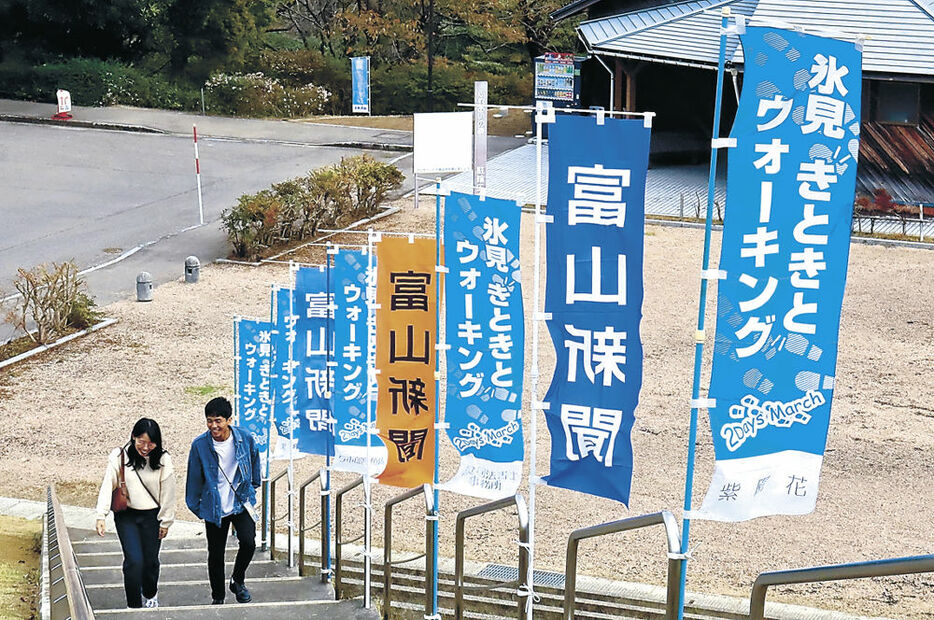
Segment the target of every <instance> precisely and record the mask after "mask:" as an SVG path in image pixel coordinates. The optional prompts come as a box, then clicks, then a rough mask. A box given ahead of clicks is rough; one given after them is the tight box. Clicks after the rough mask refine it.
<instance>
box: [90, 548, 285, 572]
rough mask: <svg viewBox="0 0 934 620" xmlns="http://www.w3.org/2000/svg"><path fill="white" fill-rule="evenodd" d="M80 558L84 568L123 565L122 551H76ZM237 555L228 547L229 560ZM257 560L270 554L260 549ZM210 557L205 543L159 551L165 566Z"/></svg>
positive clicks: (202, 561) (235, 549) (257, 552)
mask: <svg viewBox="0 0 934 620" xmlns="http://www.w3.org/2000/svg"><path fill="white" fill-rule="evenodd" d="M75 556H76V557H77V558H78V566H79V567H80V568H81V569H84V568H85V567H88V566H122V565H123V552H122V551H119V550H117V551H100V552H97V551H92V552H84V553H77V552H76V553H75ZM236 557H237V548H236V547H230V546H228V547H227V550H226V552H225V553H224V558H225V560H226V561H227V562H233V561H234V558H236ZM253 558H254V559H256V560H267V559H269V554H268V553H266V552H263V551H260V550H259V549H257V550H256V553H254V554H253ZM207 559H208V548H207V545H205V546H204V547H203V548H202V549H163V550H162V551H161V552H160V553H159V561H160V562H161V563H162V565H163V566H165V565H167V564H197V563H198V562H201V563H202V564H206V563H207Z"/></svg>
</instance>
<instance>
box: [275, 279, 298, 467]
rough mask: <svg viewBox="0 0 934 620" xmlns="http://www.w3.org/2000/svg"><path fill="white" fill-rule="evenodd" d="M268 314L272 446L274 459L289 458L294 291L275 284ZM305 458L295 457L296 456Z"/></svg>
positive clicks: (293, 343) (292, 380) (293, 389)
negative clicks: (290, 349)
mask: <svg viewBox="0 0 934 620" xmlns="http://www.w3.org/2000/svg"><path fill="white" fill-rule="evenodd" d="M269 315H270V318H271V319H272V324H273V327H274V328H275V331H274V332H273V337H272V356H273V374H272V377H273V383H272V385H273V390H272V394H273V397H272V401H273V402H272V419H273V423H272V425H271V428H272V436H271V437H270V442H269V446H270V448H271V449H272V458H274V459H287V458H289V441H290V435H289V431H290V428H291V427H292V426H294V418H295V415H294V413H293V406H294V404H295V381H294V379H293V378H292V377H293V373H292V368H293V364H292V362H291V361H290V359H291V353H290V351H289V347H290V346H292V347H294V346H295V335H296V334H295V321H296V316H295V315H294V313H293V312H292V289H290V288H287V287H283V286H277V285H273V286H272V289H271V291H270V309H269ZM295 456H302V455H295V454H294V451H293V457H295Z"/></svg>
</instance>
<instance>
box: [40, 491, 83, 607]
mask: <svg viewBox="0 0 934 620" xmlns="http://www.w3.org/2000/svg"><path fill="white" fill-rule="evenodd" d="M46 497H47V504H48V509H47V517H46V518H47V525H46V528H47V535H48V553H49V611H50V614H49V617H50V619H51V620H60V619H66V618H67V619H68V620H94V610H93V609H91V603H90V601H88V591H87V589H86V588H85V587H84V582H83V581H82V580H81V573H80V572H79V571H78V563H77V562H76V561H75V552H74V549H73V548H72V546H71V538H70V537H69V536H68V528H67V526H66V525H65V518H64V516H62V505H61V504H60V503H59V501H58V495H56V494H55V487H53V486H49V487H47V490H46ZM56 561H57V563H56Z"/></svg>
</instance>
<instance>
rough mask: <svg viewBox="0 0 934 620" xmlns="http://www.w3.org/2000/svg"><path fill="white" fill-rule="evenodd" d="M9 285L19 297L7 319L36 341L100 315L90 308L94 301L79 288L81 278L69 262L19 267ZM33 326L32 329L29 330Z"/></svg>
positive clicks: (49, 338)
mask: <svg viewBox="0 0 934 620" xmlns="http://www.w3.org/2000/svg"><path fill="white" fill-rule="evenodd" d="M13 287H14V288H15V289H16V290H17V292H18V293H19V297H17V298H16V299H15V300H14V301H13V305H14V307H13V309H12V310H10V311H9V312H8V313H7V321H8V322H9V323H10V324H11V325H13V327H15V328H17V329H20V330H23V331H24V332H26V333H27V334H28V335H29V337H30V338H31V339H32V340H33V341H34V342H36V343H38V344H48V343H50V342H52V341H53V340H55V339H57V338H59V337H61V336H62V335H64V333H65V331H66V330H67V329H68V328H69V327H78V328H84V327H89V326H90V325H92V324H94V322H96V320H97V319H98V318H99V316H100V315H99V313H97V312H96V311H94V310H93V308H94V306H95V303H94V301H93V300H92V299H91V298H90V297H88V295H87V294H86V293H85V292H84V291H82V288H83V287H84V281H83V280H82V279H81V278H80V277H79V276H78V267H77V266H76V265H75V264H74V263H73V262H65V263H51V264H48V265H46V264H43V265H39V266H38V267H35V268H33V269H31V270H27V269H23V268H20V269H18V270H17V276H16V279H15V280H14V281H13ZM33 326H34V327H35V331H31V330H30V328H31V327H33Z"/></svg>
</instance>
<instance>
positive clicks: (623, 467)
mask: <svg viewBox="0 0 934 620" xmlns="http://www.w3.org/2000/svg"><path fill="white" fill-rule="evenodd" d="M600 120H603V119H600ZM650 134H651V129H650V126H649V123H648V122H646V121H644V120H643V119H641V118H640V119H605V120H604V122H603V123H600V122H598V119H596V118H594V117H592V116H590V117H584V116H567V115H558V116H557V118H556V121H555V123H554V125H552V127H551V128H550V129H549V149H548V151H549V159H548V166H549V171H550V172H549V181H548V214H549V215H550V216H552V217H553V221H551V222H550V223H548V224H546V228H545V231H546V235H547V244H546V257H545V258H546V265H547V269H548V274H547V279H546V283H545V313H546V319H547V325H548V331H549V333H550V334H551V339H552V342H553V343H554V347H555V355H556V362H555V371H554V377H553V379H552V382H551V386H550V387H549V388H548V392H547V394H546V395H545V403H546V405H545V406H546V407H547V408H546V410H545V419H546V421H547V423H548V431H549V432H550V434H551V471H550V473H549V475H548V476H546V477H545V481H546V482H547V484H549V485H551V486H557V487H563V488H567V489H574V490H577V491H581V492H583V493H590V494H592V495H599V496H601V497H607V498H610V499H614V500H618V501H621V502H623V503H627V504H628V502H629V490H630V485H631V482H632V442H631V439H630V432H631V430H632V426H633V423H634V422H635V409H636V404H637V403H638V400H639V390H640V388H641V386H642V340H641V337H640V334H639V326H640V323H641V319H642V294H643V286H642V255H643V245H644V240H643V234H644V228H645V222H644V210H645V209H644V208H645V179H646V171H647V168H648V154H649V138H650ZM549 315H550V316H549Z"/></svg>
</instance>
